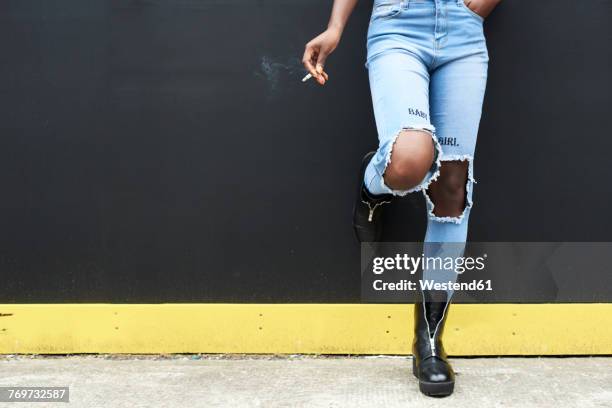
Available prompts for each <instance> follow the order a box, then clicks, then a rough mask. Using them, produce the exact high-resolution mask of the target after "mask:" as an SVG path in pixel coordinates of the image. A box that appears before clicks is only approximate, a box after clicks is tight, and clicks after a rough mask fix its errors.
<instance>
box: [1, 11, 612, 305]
mask: <svg viewBox="0 0 612 408" xmlns="http://www.w3.org/2000/svg"><path fill="white" fill-rule="evenodd" d="M330 5H331V1H320V0H316V1H315V0H294V1H283V0H259V1H255V0H252V1H247V0H225V1H221V0H134V1H129V0H123V1H96V0H87V1H86V0H4V1H2V2H0V188H1V195H0V274H1V275H0V276H2V285H1V286H0V303H2V302H6V303H10V302H24V303H27V302H167V301H181V302H209V301H213V302H217V301H226V302H255V301H256V302H357V301H359V296H360V295H359V290H360V283H359V273H360V272H359V247H358V245H357V244H356V242H355V240H354V238H353V235H352V230H351V225H350V210H351V206H352V198H353V193H354V190H355V183H356V174H355V173H356V171H357V168H358V166H359V162H360V158H361V156H362V154H363V153H364V152H366V151H367V150H368V149H371V148H372V147H374V146H375V145H376V133H375V126H374V122H373V115H372V109H371V103H370V98H369V90H368V83H367V73H366V71H365V69H364V67H363V63H364V60H365V34H366V30H367V23H368V18H369V15H368V14H369V11H370V7H371V2H368V1H362V2H360V4H359V6H358V9H357V10H356V12H355V14H354V16H353V18H352V19H351V21H350V24H349V27H348V29H347V31H346V34H345V36H344V38H343V40H342V43H341V45H340V47H339V49H338V50H337V51H336V53H335V54H334V55H333V56H332V57H331V59H330V61H329V64H328V68H329V69H328V70H329V72H330V75H331V81H330V82H329V84H328V85H327V86H325V87H324V88H319V87H317V86H315V85H314V83H312V81H311V83H306V84H302V83H301V82H300V79H301V77H302V76H303V73H304V72H303V69H302V68H301V66H300V59H301V53H302V51H303V46H304V44H305V43H306V42H307V41H308V40H309V39H310V38H311V37H312V36H313V35H315V34H316V33H318V32H319V31H320V30H322V29H323V28H324V26H325V24H326V21H327V18H328V14H329V9H330ZM611 12H612V2H610V1H608V0H589V1H581V2H580V1H576V0H540V1H528V0H506V1H505V2H504V3H503V4H502V5H501V6H500V7H499V9H498V10H497V11H496V12H495V13H494V14H493V15H492V16H491V17H490V18H489V19H488V20H487V22H486V23H485V26H486V32H487V38H488V47H489V53H490V57H491V62H490V70H489V84H488V90H487V96H486V101H485V106H484V116H483V122H482V126H481V132H480V136H479V145H478V149H477V158H476V165H475V166H476V177H477V179H478V184H477V186H476V190H475V201H476V204H475V207H474V210H473V212H472V218H471V232H470V239H472V240H474V241H612V239H610V238H611V236H612V233H611V232H610V231H612V221H611V219H610V212H611V210H610V206H609V203H610V199H611V198H612V183H610V179H611V178H612V166H610V160H609V157H610V154H611V153H612V139H610V135H611V131H612V115H611V114H610V84H611V81H610V72H612V69H611V68H612V67H611V63H610V62H611V59H610V40H611V35H610V34H611V32H612V28H611V25H610V23H609V16H610V15H612V13H611ZM387 220H388V221H389V222H388V227H389V229H388V234H387V237H386V239H387V240H389V241H409V240H412V241H416V240H420V239H421V238H422V235H423V229H424V221H425V215H424V205H423V202H422V198H421V196H420V195H415V196H414V197H411V198H409V199H406V200H403V201H401V202H399V203H397V204H394V205H393V207H392V209H391V211H389V212H388V213H387ZM602 268H603V269H602ZM492 273H493V274H494V273H495V272H494V271H492ZM536 273H537V271H536ZM553 275H554V274H553ZM533 276H534V271H525V270H517V271H516V276H512V277H508V276H500V277H499V279H501V280H503V279H512V280H513V281H515V282H519V281H521V280H524V281H525V282H526V283H525V285H523V286H521V287H522V290H521V291H520V293H519V292H514V294H508V295H507V296H506V297H503V296H502V297H501V298H499V299H498V300H500V301H504V300H505V301H548V300H557V301H611V300H612V285H602V281H601V279H607V276H609V273H607V271H606V270H605V268H604V267H603V266H602V267H601V268H599V269H597V268H587V269H586V270H584V271H578V272H577V271H574V272H572V273H562V274H561V275H555V277H554V278H553V277H551V275H550V274H548V275H547V274H542V275H539V277H538V278H537V279H536V278H533ZM555 280H557V282H554V281H555ZM559 280H562V281H563V282H559ZM574 280H576V281H578V280H579V281H580V283H581V284H580V285H572V282H573V281H574ZM606 282H607V281H606ZM560 286H563V287H568V288H570V289H568V290H565V291H559V290H558V288H559V287H560ZM572 287H573V288H574V289H572Z"/></svg>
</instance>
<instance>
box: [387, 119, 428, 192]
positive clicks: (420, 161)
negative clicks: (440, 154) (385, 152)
mask: <svg viewBox="0 0 612 408" xmlns="http://www.w3.org/2000/svg"><path fill="white" fill-rule="evenodd" d="M434 149H435V147H434V143H433V140H432V137H431V135H430V134H429V133H428V132H426V131H423V130H403V131H401V132H400V134H399V135H398V137H397V139H396V141H395V143H394V145H393V149H392V151H391V160H390V161H389V164H388V165H387V168H386V169H385V174H384V179H385V184H386V185H387V186H389V187H390V188H392V189H394V190H409V189H411V188H414V187H416V186H418V185H419V184H420V183H421V182H422V181H423V179H424V178H425V176H426V175H427V172H428V171H429V169H430V168H431V165H432V162H433V159H434V153H435V150H434Z"/></svg>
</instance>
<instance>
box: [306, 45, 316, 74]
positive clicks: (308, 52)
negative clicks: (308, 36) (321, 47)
mask: <svg viewBox="0 0 612 408" xmlns="http://www.w3.org/2000/svg"><path fill="white" fill-rule="evenodd" d="M313 56H314V50H313V49H312V47H308V46H307V47H306V51H304V57H303V58H302V64H304V68H306V69H307V70H308V72H310V74H311V75H312V76H313V77H315V78H317V77H318V76H319V74H318V73H317V70H316V69H315V66H314V64H313V59H314V58H313Z"/></svg>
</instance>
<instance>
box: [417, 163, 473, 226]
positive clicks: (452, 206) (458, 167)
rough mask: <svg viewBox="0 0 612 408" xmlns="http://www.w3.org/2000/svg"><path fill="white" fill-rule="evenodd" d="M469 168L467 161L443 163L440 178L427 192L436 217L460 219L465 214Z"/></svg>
mask: <svg viewBox="0 0 612 408" xmlns="http://www.w3.org/2000/svg"><path fill="white" fill-rule="evenodd" d="M468 166H469V162H468V161H467V160H463V161H445V162H444V161H443V162H442V166H441V167H440V176H439V177H438V179H437V180H436V181H434V182H433V183H431V185H430V186H429V189H428V190H427V195H428V196H429V197H430V199H431V201H432V202H433V204H434V215H435V216H437V217H459V216H461V214H462V213H463V211H464V209H465V207H466V205H467V202H466V194H467V187H466V186H467V182H468Z"/></svg>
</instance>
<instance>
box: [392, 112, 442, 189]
mask: <svg viewBox="0 0 612 408" xmlns="http://www.w3.org/2000/svg"><path fill="white" fill-rule="evenodd" d="M411 130H413V131H420V132H426V133H428V134H429V135H430V136H431V140H433V142H434V146H435V148H436V153H437V154H436V162H435V163H436V165H435V168H436V169H435V171H434V173H433V174H432V175H431V176H429V177H426V178H425V179H424V180H423V181H422V182H421V184H419V185H418V186H415V187H412V188H411V189H409V190H394V189H392V188H391V187H389V186H388V185H387V184H386V183H385V178H384V175H385V171H387V167H389V163H391V153H393V147H394V146H395V143H396V142H397V138H398V137H399V135H400V134H401V133H402V132H404V131H411ZM441 157H442V146H440V142H438V138H437V137H436V134H435V128H434V127H433V126H432V125H429V124H422V125H415V126H406V127H403V128H401V129H400V130H399V131H398V132H397V134H396V135H395V137H394V138H393V141H392V142H391V147H390V148H389V151H388V152H387V156H386V157H385V168H384V170H383V172H382V174H381V175H380V178H381V182H382V184H383V186H385V188H387V189H388V190H389V192H390V193H391V194H393V195H395V196H399V197H404V196H405V195H407V194H410V193H415V192H417V191H421V190H423V191H425V190H426V189H427V187H429V185H430V184H431V183H432V182H434V181H435V180H437V179H438V177H439V176H440V166H441V165H442V161H441Z"/></svg>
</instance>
